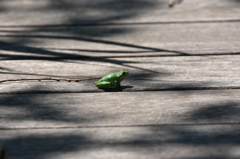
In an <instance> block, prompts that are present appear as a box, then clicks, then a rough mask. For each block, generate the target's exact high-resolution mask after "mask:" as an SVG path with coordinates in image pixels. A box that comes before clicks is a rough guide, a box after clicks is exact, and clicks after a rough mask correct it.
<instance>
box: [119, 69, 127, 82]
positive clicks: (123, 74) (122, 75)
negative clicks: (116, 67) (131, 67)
mask: <svg viewBox="0 0 240 159" xmlns="http://www.w3.org/2000/svg"><path fill="white" fill-rule="evenodd" d="M119 75H120V76H119V80H120V82H121V81H123V80H124V79H125V78H126V77H127V76H128V75H129V73H128V72H127V71H124V70H121V71H120V72H119Z"/></svg>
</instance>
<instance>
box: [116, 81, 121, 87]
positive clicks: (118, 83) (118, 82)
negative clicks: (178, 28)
mask: <svg viewBox="0 0 240 159" xmlns="http://www.w3.org/2000/svg"><path fill="white" fill-rule="evenodd" d="M115 86H116V87H115V88H118V87H120V81H119V80H116V81H115Z"/></svg>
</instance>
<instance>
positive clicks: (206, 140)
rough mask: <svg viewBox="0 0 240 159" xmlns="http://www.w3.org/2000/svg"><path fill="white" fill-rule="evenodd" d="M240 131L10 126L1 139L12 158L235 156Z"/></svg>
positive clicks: (233, 127)
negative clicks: (25, 127) (28, 128)
mask: <svg viewBox="0 0 240 159" xmlns="http://www.w3.org/2000/svg"><path fill="white" fill-rule="evenodd" d="M239 131H240V130H239V125H200V126H199V125H188V126H156V127H151V126H150V127H111V128H106V127H105V128H81V129H41V130H4V131H1V132H0V140H4V149H5V150H6V152H7V153H8V157H9V158H12V159H18V158H26V159H30V158H41V159H45V158H51V159H64V158H69V159H73V158H86V159H90V158H117V159H123V158H130V159H135V158H140V159H146V158H166V159H168V158H169V159H170V158H176V159H182V158H203V159H207V158H223V157H224V158H233V159H235V158H239V156H240V154H239V151H238V148H239V141H240V139H239ZM193 152H194V153H193Z"/></svg>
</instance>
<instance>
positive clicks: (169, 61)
mask: <svg viewBox="0 0 240 159" xmlns="http://www.w3.org/2000/svg"><path fill="white" fill-rule="evenodd" d="M238 56H239V55H229V56H194V57H192V56H187V57H185V56H180V57H148V58H145V57H144V58H143V57H142V58H108V59H105V60H104V61H101V60H96V61H94V60H93V59H92V60H66V61H48V60H5V61H1V63H0V68H1V77H0V80H7V79H19V78H50V77H52V78H64V79H86V78H95V77H102V76H103V75H105V74H106V73H109V72H118V71H119V70H122V69H124V70H126V71H128V72H129V73H130V75H129V76H128V77H127V79H126V80H124V81H123V82H122V86H123V87H122V88H121V91H143V90H150V91H151V90H179V89H207V88H209V89H224V88H225V89H228V88H239V87H240V82H239V79H240V75H239V74H238V73H236V72H238V70H239V69H240V65H239V63H240V61H239V60H240V58H238ZM95 81H97V79H95V80H87V81H80V82H65V81H61V82H57V81H41V82H39V81H18V82H14V81H12V82H11V81H10V82H5V83H1V84H0V88H1V89H0V92H1V93H20V92H28V93H30V92H68V93H70V92H73V93H74V92H75V93H81V92H102V90H101V89H98V88H97V87H96V86H95V85H94V82H95Z"/></svg>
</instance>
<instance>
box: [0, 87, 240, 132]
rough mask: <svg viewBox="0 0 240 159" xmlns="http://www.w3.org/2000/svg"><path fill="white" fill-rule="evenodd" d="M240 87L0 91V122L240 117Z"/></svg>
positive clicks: (225, 120)
mask: <svg viewBox="0 0 240 159" xmlns="http://www.w3.org/2000/svg"><path fill="white" fill-rule="evenodd" d="M239 95H240V90H204V91H160V92H158V91H156V92H124V93H121V92H105V93H60V94H58V93H55V94H48V93H47V94H10V95H0V108H1V112H0V117H1V120H0V128H60V127H61V128H62V127H96V126H97V127H99V126H140V125H142V126H144V125H166V124H167V125H168V124H170V125H171V124H174V125H181V124H183V125H184V124H216V123H220V124H229V123H233V124H236V123H239V122H240V119H239V114H240V98H239Z"/></svg>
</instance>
